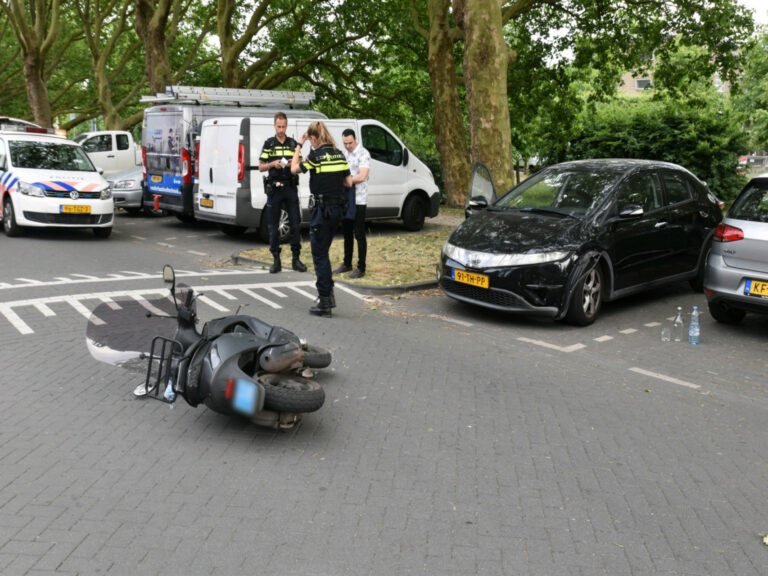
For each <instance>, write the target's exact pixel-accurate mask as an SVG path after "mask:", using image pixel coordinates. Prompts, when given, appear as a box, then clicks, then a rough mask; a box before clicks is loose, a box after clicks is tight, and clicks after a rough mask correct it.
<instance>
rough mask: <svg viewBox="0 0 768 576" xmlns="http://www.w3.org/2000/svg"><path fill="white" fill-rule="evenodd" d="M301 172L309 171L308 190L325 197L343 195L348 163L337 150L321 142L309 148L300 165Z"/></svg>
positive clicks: (347, 174) (339, 196)
mask: <svg viewBox="0 0 768 576" xmlns="http://www.w3.org/2000/svg"><path fill="white" fill-rule="evenodd" d="M299 166H300V168H301V171H302V172H309V173H310V174H309V191H310V192H311V193H312V194H314V195H315V196H321V195H322V196H325V197H326V198H328V197H331V196H335V197H338V198H341V197H343V196H344V179H345V178H346V177H347V176H349V164H347V160H346V159H345V158H344V154H342V153H341V152H340V151H339V150H337V149H336V148H334V147H333V146H331V145H330V144H323V145H322V146H320V147H319V148H316V149H315V150H311V151H310V153H309V154H308V155H307V159H306V160H304V162H302V163H301V164H300V165H299Z"/></svg>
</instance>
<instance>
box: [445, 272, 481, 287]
mask: <svg viewBox="0 0 768 576" xmlns="http://www.w3.org/2000/svg"><path fill="white" fill-rule="evenodd" d="M452 276H453V279H454V280H456V282H461V283H462V284H470V285H472V286H477V287H479V288H488V286H489V284H488V276H485V275H484V274H473V273H472V272H464V271H463V270H452Z"/></svg>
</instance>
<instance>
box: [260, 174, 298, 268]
mask: <svg viewBox="0 0 768 576" xmlns="http://www.w3.org/2000/svg"><path fill="white" fill-rule="evenodd" d="M272 190H274V192H273V193H272V194H270V195H269V196H267V222H268V224H269V251H270V252H272V255H273V256H275V257H277V256H279V255H280V210H281V208H282V206H283V204H285V211H286V212H287V213H288V226H289V227H290V234H291V252H292V253H293V257H294V258H298V257H299V254H300V253H301V213H300V211H299V190H298V188H296V186H294V185H292V184H287V185H286V184H284V185H282V186H275V185H274V184H273V186H272Z"/></svg>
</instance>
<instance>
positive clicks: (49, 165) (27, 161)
mask: <svg viewBox="0 0 768 576" xmlns="http://www.w3.org/2000/svg"><path fill="white" fill-rule="evenodd" d="M0 210H2V218H3V229H4V231H5V233H6V235H8V236H18V235H20V234H21V233H22V232H23V231H24V228H25V227H60V228H92V229H93V233H94V234H95V235H96V236H97V237H99V238H107V237H109V235H110V234H111V233H112V219H113V215H114V210H115V208H114V202H113V199H112V191H111V189H110V186H109V183H108V182H107V181H106V180H105V179H104V178H103V177H102V176H101V174H99V172H98V171H97V170H96V168H95V167H94V166H93V163H92V162H91V160H90V159H89V158H88V156H87V155H86V153H85V151H84V150H83V149H82V148H81V147H80V145H79V144H77V143H75V142H72V141H71V140H67V139H66V138H64V137H63V136H58V135H56V134H54V131H53V130H47V129H44V128H36V127H31V126H10V125H0Z"/></svg>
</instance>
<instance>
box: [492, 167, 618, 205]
mask: <svg viewBox="0 0 768 576" xmlns="http://www.w3.org/2000/svg"><path fill="white" fill-rule="evenodd" d="M625 172H626V168H624V167H612V166H610V167H600V168H586V167H582V166H579V167H574V166H560V167H556V168H552V169H545V170H542V171H541V172H539V173H538V174H534V175H533V176H531V177H530V178H528V179H527V180H525V181H524V182H522V183H521V184H520V185H519V186H517V187H515V188H513V189H512V190H510V191H509V192H508V193H507V194H505V195H504V196H502V197H501V198H499V200H498V201H497V202H496V203H495V204H494V205H493V206H494V208H512V209H516V210H542V209H545V210H548V211H551V212H553V213H560V214H567V215H571V216H583V215H585V214H588V213H589V212H590V211H592V210H593V209H594V208H595V207H597V206H598V205H599V204H600V203H601V201H602V199H603V198H604V197H605V195H606V194H607V193H608V192H609V191H610V190H611V189H612V188H613V187H614V185H615V184H616V183H617V182H618V181H619V179H620V178H621V177H622V176H623V175H624V173H625Z"/></svg>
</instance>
